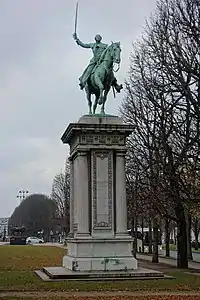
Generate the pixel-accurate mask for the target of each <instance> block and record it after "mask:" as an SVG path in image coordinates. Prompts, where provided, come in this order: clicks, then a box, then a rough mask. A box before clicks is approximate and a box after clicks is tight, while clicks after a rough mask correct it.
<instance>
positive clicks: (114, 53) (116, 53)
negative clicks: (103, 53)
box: [110, 42, 122, 64]
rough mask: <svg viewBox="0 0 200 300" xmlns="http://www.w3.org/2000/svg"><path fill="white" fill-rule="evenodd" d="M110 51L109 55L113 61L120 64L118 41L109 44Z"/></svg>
mask: <svg viewBox="0 0 200 300" xmlns="http://www.w3.org/2000/svg"><path fill="white" fill-rule="evenodd" d="M110 51H111V55H112V58H113V62H114V63H116V64H120V62H121V57H120V53H121V51H122V50H121V47H120V42H115V43H113V42H112V44H111V45H110Z"/></svg>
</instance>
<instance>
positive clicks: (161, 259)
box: [137, 253, 200, 271]
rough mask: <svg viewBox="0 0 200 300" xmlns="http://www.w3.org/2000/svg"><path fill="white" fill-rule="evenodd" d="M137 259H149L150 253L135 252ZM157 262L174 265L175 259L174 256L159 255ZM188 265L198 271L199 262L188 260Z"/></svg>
mask: <svg viewBox="0 0 200 300" xmlns="http://www.w3.org/2000/svg"><path fill="white" fill-rule="evenodd" d="M137 259H141V260H145V261H151V260H152V255H149V254H139V253H137ZM159 262H160V263H163V264H166V265H169V266H175V267H176V264H177V262H176V259H174V258H167V257H159ZM188 267H189V268H191V269H195V270H199V271H200V263H198V262H193V261H190V262H189V263H188Z"/></svg>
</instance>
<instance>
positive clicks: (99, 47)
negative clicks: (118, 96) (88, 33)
mask: <svg viewBox="0 0 200 300" xmlns="http://www.w3.org/2000/svg"><path fill="white" fill-rule="evenodd" d="M73 37H74V40H75V41H76V43H77V45H79V46H81V47H83V48H90V49H92V52H93V55H94V56H93V58H92V59H91V60H90V63H89V65H88V66H87V67H86V69H85V70H84V72H83V74H82V76H81V77H80V78H79V80H80V84H79V85H80V88H81V89H84V87H85V86H86V83H87V80H88V78H89V77H90V75H91V74H92V72H93V71H94V69H95V67H96V66H97V64H98V63H99V60H100V58H101V55H102V53H103V52H104V50H105V49H106V48H107V47H108V45H107V44H104V43H102V42H101V40H102V37H101V36H100V35H99V34H97V35H96V36H95V43H90V44H84V43H83V42H81V41H80V40H79V39H78V37H77V34H76V33H74V34H73ZM112 86H113V87H114V88H115V89H116V91H117V92H118V93H120V91H121V89H122V85H119V84H118V83H117V79H116V78H115V77H114V79H113V82H112Z"/></svg>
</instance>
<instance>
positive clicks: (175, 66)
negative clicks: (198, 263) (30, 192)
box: [122, 0, 200, 268]
mask: <svg viewBox="0 0 200 300" xmlns="http://www.w3.org/2000/svg"><path fill="white" fill-rule="evenodd" d="M199 16H200V6H199V1H197V0H194V1H193V0H182V1H179V0H165V1H160V2H159V3H158V5H157V13H156V14H155V15H154V16H152V18H151V20H150V21H149V22H148V24H147V29H146V34H145V35H144V37H143V39H142V40H141V42H140V43H138V44H136V45H134V50H133V55H132V57H131V66H130V74H129V78H128V80H127V83H126V92H127V94H126V97H125V100H124V103H123V106H122V114H123V117H124V119H125V120H126V121H127V122H129V123H132V124H134V125H135V132H134V134H133V135H132V137H131V138H130V143H129V147H130V149H132V152H133V156H135V163H137V164H139V165H140V166H141V167H142V169H143V171H144V173H145V176H146V182H145V181H144V182H145V186H146V188H147V189H148V190H149V193H150V194H151V197H150V199H151V203H150V204H149V206H150V207H152V208H153V209H156V210H157V212H159V214H160V216H162V217H164V218H166V219H171V220H174V221H176V222H177V228H178V234H177V242H178V260H177V265H178V267H180V268H186V267H187V266H188V257H187V243H186V241H187V232H186V229H187V228H186V216H185V211H186V207H187V206H186V203H187V202H188V198H187V197H186V193H183V185H182V176H183V173H184V172H185V171H186V168H185V165H186V164H187V163H188V161H189V160H194V159H197V160H198V162H199V149H200V147H199V140H200V139H199V132H200V131H199V124H200V123H199V122H200V105H199V104H200V52H199V51H200V48H199V41H200V30H199V28H200V18H199Z"/></svg>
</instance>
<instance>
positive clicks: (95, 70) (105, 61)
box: [73, 6, 122, 114]
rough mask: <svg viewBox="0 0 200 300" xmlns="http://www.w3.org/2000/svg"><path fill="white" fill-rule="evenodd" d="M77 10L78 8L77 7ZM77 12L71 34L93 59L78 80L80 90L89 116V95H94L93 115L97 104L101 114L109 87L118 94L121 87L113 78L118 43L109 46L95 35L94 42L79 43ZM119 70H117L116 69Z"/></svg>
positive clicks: (117, 55)
mask: <svg viewBox="0 0 200 300" xmlns="http://www.w3.org/2000/svg"><path fill="white" fill-rule="evenodd" d="M77 8H78V6H77ZM76 23H77V10H76V19H75V33H74V34H73V37H74V40H75V41H76V43H77V44H78V45H79V46H81V47H83V48H89V49H92V52H93V58H92V59H91V60H90V63H89V65H88V66H87V67H86V69H85V70H84V72H83V74H82V76H81V77H80V78H79V80H80V84H79V85H80V88H81V89H84V88H85V91H86V94H87V100H88V106H89V114H91V113H92V101H91V95H92V94H94V95H95V102H94V105H93V114H95V111H96V108H97V104H99V105H102V106H101V113H103V114H104V113H105V102H106V99H107V95H108V92H109V91H110V88H111V86H112V87H113V93H114V89H115V90H116V91H117V92H118V93H120V91H121V89H122V85H118V83H117V79H116V78H115V76H114V73H113V71H114V63H116V64H118V65H119V64H120V60H121V59H120V53H121V48H120V43H112V44H111V45H110V46H108V45H107V44H104V43H102V42H101V40H102V37H101V36H100V35H99V34H97V35H96V36H95V42H94V43H89V44H85V43H83V42H82V41H80V40H79V39H78V37H77V34H76ZM118 70H119V68H118Z"/></svg>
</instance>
